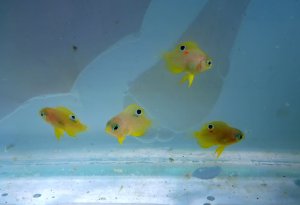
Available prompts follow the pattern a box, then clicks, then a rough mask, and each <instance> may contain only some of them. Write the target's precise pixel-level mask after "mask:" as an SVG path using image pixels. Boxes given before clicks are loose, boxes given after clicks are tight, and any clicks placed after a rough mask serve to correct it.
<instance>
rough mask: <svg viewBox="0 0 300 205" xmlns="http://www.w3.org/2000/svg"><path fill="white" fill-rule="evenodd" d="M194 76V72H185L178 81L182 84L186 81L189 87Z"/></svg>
mask: <svg viewBox="0 0 300 205" xmlns="http://www.w3.org/2000/svg"><path fill="white" fill-rule="evenodd" d="M194 78H195V75H194V74H192V73H187V74H185V75H184V76H183V77H182V79H181V81H180V83H181V84H182V83H184V82H185V81H188V87H191V86H192V84H193V81H194Z"/></svg>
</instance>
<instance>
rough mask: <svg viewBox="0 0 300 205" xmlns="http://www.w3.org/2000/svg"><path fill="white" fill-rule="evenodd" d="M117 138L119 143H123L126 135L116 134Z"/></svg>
mask: <svg viewBox="0 0 300 205" xmlns="http://www.w3.org/2000/svg"><path fill="white" fill-rule="evenodd" d="M117 139H118V142H119V144H123V142H124V140H125V139H126V137H125V136H118V137H117Z"/></svg>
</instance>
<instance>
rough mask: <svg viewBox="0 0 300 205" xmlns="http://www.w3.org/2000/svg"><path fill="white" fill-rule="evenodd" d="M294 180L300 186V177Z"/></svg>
mask: <svg viewBox="0 0 300 205" xmlns="http://www.w3.org/2000/svg"><path fill="white" fill-rule="evenodd" d="M294 182H295V184H296V185H297V186H298V187H300V179H296V180H295V181H294Z"/></svg>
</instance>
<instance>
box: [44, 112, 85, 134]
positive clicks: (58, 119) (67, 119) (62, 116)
mask: <svg viewBox="0 0 300 205" xmlns="http://www.w3.org/2000/svg"><path fill="white" fill-rule="evenodd" d="M39 114H40V116H41V117H42V118H43V119H44V120H45V121H46V122H47V123H49V124H51V125H52V126H53V128H54V134H55V136H56V138H57V139H58V140H59V139H60V138H61V136H63V135H64V133H65V132H66V133H67V134H68V135H69V136H71V137H75V136H76V135H77V134H78V133H79V132H83V131H86V130H87V126H85V125H84V124H82V123H81V122H80V121H79V119H77V117H76V115H75V114H74V113H73V112H72V111H71V110H69V109H68V108H66V107H55V108H51V107H46V108H43V109H41V110H40V112H39Z"/></svg>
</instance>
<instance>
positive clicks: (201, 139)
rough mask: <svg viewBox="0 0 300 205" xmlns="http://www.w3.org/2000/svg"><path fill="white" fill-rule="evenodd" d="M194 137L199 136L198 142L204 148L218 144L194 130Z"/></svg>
mask: <svg viewBox="0 0 300 205" xmlns="http://www.w3.org/2000/svg"><path fill="white" fill-rule="evenodd" d="M194 137H195V138H197V141H198V144H199V145H200V146H201V147H202V148H209V147H212V146H214V145H216V144H215V143H214V142H213V141H210V140H207V139H206V138H205V137H203V136H201V134H200V132H194Z"/></svg>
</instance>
